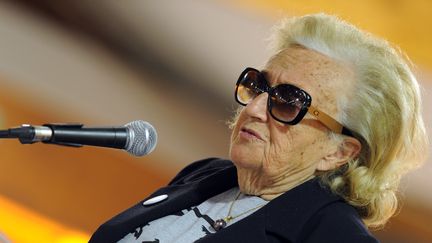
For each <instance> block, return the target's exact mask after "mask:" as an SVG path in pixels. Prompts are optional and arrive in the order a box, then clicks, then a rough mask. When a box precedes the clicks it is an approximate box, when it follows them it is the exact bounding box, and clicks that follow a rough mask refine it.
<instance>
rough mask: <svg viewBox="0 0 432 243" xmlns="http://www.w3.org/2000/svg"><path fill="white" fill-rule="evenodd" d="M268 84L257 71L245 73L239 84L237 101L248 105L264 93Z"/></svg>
mask: <svg viewBox="0 0 432 243" xmlns="http://www.w3.org/2000/svg"><path fill="white" fill-rule="evenodd" d="M266 86H267V84H266V83H265V80H262V79H261V77H260V73H259V72H257V71H253V70H251V71H248V72H246V73H244V74H243V75H242V76H241V77H240V80H239V82H238V84H237V97H236V98H237V101H238V102H239V103H240V104H242V105H247V104H248V103H249V102H250V101H252V100H253V99H254V98H255V97H257V96H258V95H260V94H261V93H263V92H264V90H265V87H266Z"/></svg>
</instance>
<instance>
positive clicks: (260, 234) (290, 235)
mask: <svg viewBox="0 0 432 243" xmlns="http://www.w3.org/2000/svg"><path fill="white" fill-rule="evenodd" d="M235 186H238V184H237V171H236V168H235V167H234V165H233V164H232V162H231V161H228V160H221V159H206V160H201V161H198V162H195V163H192V164H190V165H189V166H187V167H185V168H184V169H183V170H182V171H181V172H180V173H179V174H177V176H176V177H175V178H174V179H173V180H172V181H171V182H170V183H169V185H168V186H166V187H163V188H161V189H159V190H157V191H156V192H155V193H153V194H152V195H150V196H149V197H148V198H151V197H155V196H158V195H162V194H167V195H168V199H167V200H165V201H162V202H160V203H157V204H154V205H150V206H143V204H142V203H143V202H144V201H145V200H143V201H142V202H139V203H138V204H136V205H135V206H133V207H131V208H129V209H127V210H126V211H124V212H122V213H120V214H119V215H117V216H115V217H114V218H112V219H110V220H109V221H108V222H106V223H104V224H103V225H101V226H100V227H99V228H98V229H97V231H96V232H95V233H94V234H93V236H92V237H91V239H90V242H91V243H96V242H103V243H108V242H116V241H118V240H120V239H121V238H123V237H124V236H125V235H126V234H128V233H130V232H133V231H134V230H135V229H136V228H137V227H139V226H142V225H144V224H146V223H147V222H150V221H152V220H155V219H158V218H161V217H164V216H166V215H170V214H174V213H176V212H178V211H180V210H182V209H185V208H190V207H192V206H195V205H198V204H200V203H201V202H203V201H205V200H206V199H208V198H210V197H212V196H215V195H217V194H219V193H222V192H224V191H226V190H228V189H230V188H232V187H235ZM199 242H203V243H210V242H332V243H336V242H377V240H376V239H375V238H374V237H373V236H372V235H371V234H370V233H369V232H368V230H367V229H366V228H365V226H364V225H363V223H362V221H361V219H360V217H359V216H358V214H357V212H356V210H355V209H354V208H353V207H352V206H350V205H349V204H347V203H346V202H344V201H343V200H342V199H341V198H340V197H338V196H336V195H334V194H333V193H331V192H330V191H329V190H327V189H326V188H324V187H323V186H321V185H320V183H319V182H318V180H317V179H313V180H310V181H308V182H305V183H303V184H301V185H299V186H297V187H295V188H293V189H291V190H289V191H288V192H286V193H284V194H282V195H281V196H279V197H277V198H275V199H273V200H272V201H270V202H269V203H268V204H267V205H265V206H264V207H262V208H261V209H259V210H257V211H256V212H255V213H253V214H251V215H249V216H248V217H246V218H244V219H243V220H241V221H239V222H237V223H235V224H233V225H231V226H229V227H227V228H225V229H222V230H220V231H218V232H217V233H215V234H212V235H208V236H206V237H205V238H203V239H201V240H200V241H199Z"/></svg>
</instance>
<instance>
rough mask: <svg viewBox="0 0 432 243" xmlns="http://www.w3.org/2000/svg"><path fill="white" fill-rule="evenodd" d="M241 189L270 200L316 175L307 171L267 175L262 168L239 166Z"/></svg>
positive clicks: (246, 192)
mask: <svg viewBox="0 0 432 243" xmlns="http://www.w3.org/2000/svg"><path fill="white" fill-rule="evenodd" d="M237 177H238V184H239V187H240V191H241V192H243V193H245V194H248V195H255V196H259V197H261V198H262V199H264V200H267V201H270V200H273V199H274V198H276V197H278V196H280V195H282V194H283V193H285V192H287V191H289V190H291V189H292V188H294V187H296V186H298V185H300V184H302V183H304V182H305V181H308V180H310V179H312V178H313V177H314V175H313V174H310V173H309V174H307V173H293V174H290V173H285V174H281V175H266V174H265V173H263V171H262V170H258V171H254V170H247V169H242V168H237Z"/></svg>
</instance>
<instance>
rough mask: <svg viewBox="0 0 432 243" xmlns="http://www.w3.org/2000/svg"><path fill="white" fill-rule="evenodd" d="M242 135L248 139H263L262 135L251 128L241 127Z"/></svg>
mask: <svg viewBox="0 0 432 243" xmlns="http://www.w3.org/2000/svg"><path fill="white" fill-rule="evenodd" d="M240 136H242V137H245V138H247V139H258V140H263V139H262V137H261V136H260V135H259V133H257V132H255V131H254V130H252V129H249V128H242V129H240Z"/></svg>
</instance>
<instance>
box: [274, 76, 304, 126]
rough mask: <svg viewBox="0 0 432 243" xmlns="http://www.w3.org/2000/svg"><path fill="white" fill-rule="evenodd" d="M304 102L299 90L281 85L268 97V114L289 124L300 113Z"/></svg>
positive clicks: (302, 94)
mask: <svg viewBox="0 0 432 243" xmlns="http://www.w3.org/2000/svg"><path fill="white" fill-rule="evenodd" d="M305 102H306V96H305V94H304V93H303V92H302V91H301V90H300V89H298V88H296V87H294V86H291V85H287V84H282V85H279V86H277V87H276V88H275V89H274V90H273V92H272V93H271V95H270V103H271V110H270V113H271V114H272V115H273V116H274V117H275V118H277V119H279V120H281V121H284V122H291V121H293V120H294V119H295V118H296V117H297V115H298V114H299V113H300V111H301V109H302V107H303V106H304V104H305Z"/></svg>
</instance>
